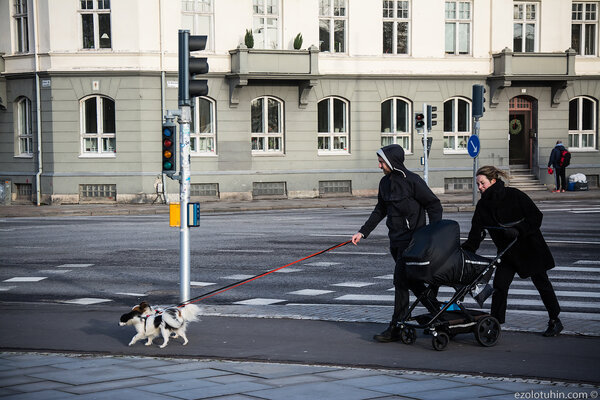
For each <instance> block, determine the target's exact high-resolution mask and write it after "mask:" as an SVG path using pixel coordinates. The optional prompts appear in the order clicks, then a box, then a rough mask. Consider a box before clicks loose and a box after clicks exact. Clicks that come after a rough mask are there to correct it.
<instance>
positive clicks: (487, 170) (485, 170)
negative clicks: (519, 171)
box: [475, 165, 510, 181]
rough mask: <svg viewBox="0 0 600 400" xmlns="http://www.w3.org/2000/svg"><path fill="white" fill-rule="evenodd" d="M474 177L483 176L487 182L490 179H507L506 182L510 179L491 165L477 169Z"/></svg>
mask: <svg viewBox="0 0 600 400" xmlns="http://www.w3.org/2000/svg"><path fill="white" fill-rule="evenodd" d="M475 175H483V176H485V177H486V178H488V180H490V181H491V180H492V179H495V180H498V179H500V178H501V177H502V178H504V179H507V180H508V179H510V175H508V174H507V173H506V172H504V171H503V170H501V169H498V168H496V167H494V166H493V165H485V166H483V167H481V168H479V169H478V170H477V173H476V174H475Z"/></svg>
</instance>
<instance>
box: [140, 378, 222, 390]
mask: <svg viewBox="0 0 600 400" xmlns="http://www.w3.org/2000/svg"><path fill="white" fill-rule="evenodd" d="M216 385H218V383H216V382H211V381H208V380H206V379H187V380H179V381H171V382H163V383H157V384H154V385H146V386H143V387H138V389H140V390H144V391H147V392H154V393H173V392H177V391H181V390H188V389H198V388H205V387H209V386H216Z"/></svg>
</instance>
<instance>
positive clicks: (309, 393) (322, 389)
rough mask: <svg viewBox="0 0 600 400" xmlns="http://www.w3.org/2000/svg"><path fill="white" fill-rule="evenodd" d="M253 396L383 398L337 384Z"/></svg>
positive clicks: (346, 399) (343, 399)
mask: <svg viewBox="0 0 600 400" xmlns="http://www.w3.org/2000/svg"><path fill="white" fill-rule="evenodd" d="M250 394H251V395H252V396H257V397H260V398H265V399H270V400H280V399H286V400H306V399H328V400H335V399H339V400H361V399H371V398H375V397H381V393H379V392H374V391H371V390H365V389H360V388H356V387H352V386H345V385H340V384H337V383H335V382H324V383H307V384H303V385H294V386H287V387H282V388H275V389H267V390H260V391H257V392H252V393H250Z"/></svg>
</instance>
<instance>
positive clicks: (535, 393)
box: [515, 389, 598, 399]
mask: <svg viewBox="0 0 600 400" xmlns="http://www.w3.org/2000/svg"><path fill="white" fill-rule="evenodd" d="M596 398H598V391H597V390H592V391H590V392H583V391H579V392H568V393H567V392H560V391H558V390H533V389H532V390H530V391H528V392H516V393H515V399H596Z"/></svg>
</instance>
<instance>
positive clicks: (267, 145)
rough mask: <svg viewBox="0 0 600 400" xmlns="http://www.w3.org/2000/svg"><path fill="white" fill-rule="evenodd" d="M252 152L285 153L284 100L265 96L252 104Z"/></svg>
mask: <svg viewBox="0 0 600 400" xmlns="http://www.w3.org/2000/svg"><path fill="white" fill-rule="evenodd" d="M250 120H251V127H250V129H251V133H252V139H251V142H252V154H266V153H283V102H282V101H281V100H278V99H276V98H274V97H270V96H263V97H258V98H256V99H254V100H252V103H251V104H250Z"/></svg>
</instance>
